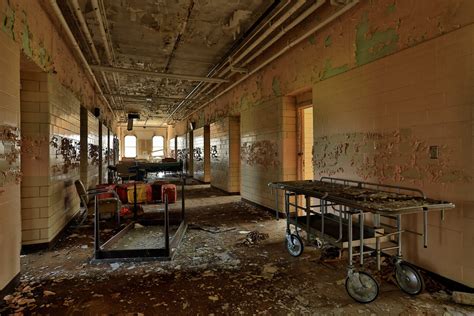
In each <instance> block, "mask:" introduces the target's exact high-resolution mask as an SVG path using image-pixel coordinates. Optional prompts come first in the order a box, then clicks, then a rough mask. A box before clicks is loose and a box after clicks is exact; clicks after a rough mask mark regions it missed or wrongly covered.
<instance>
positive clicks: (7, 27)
mask: <svg viewBox="0 0 474 316" xmlns="http://www.w3.org/2000/svg"><path fill="white" fill-rule="evenodd" d="M14 27H15V11H14V10H12V9H11V8H10V7H8V6H7V10H6V12H5V17H4V18H3V23H2V30H3V31H4V32H5V33H7V34H8V36H10V37H11V38H12V39H13V40H14V39H15V32H14Z"/></svg>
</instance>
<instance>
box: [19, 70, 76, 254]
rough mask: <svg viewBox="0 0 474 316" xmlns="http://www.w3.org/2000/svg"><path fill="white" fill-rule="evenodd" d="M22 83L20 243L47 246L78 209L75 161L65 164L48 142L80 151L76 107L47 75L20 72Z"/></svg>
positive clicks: (67, 93)
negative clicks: (68, 143)
mask: <svg viewBox="0 0 474 316" xmlns="http://www.w3.org/2000/svg"><path fill="white" fill-rule="evenodd" d="M21 80H22V81H21V82H22V90H21V96H20V99H21V110H22V112H21V122H22V138H23V139H24V140H25V143H23V144H22V149H23V155H22V172H23V181H22V191H21V192H22V195H21V205H22V231H23V236H22V240H23V244H24V245H29V244H37V243H47V242H49V241H51V240H52V239H53V238H54V237H56V235H57V234H58V233H59V232H60V231H61V229H62V228H64V226H65V225H66V224H67V223H68V222H69V220H70V219H71V218H72V216H73V215H74V214H75V213H76V212H77V211H78V210H79V198H78V196H77V193H76V191H75V188H74V181H75V180H76V179H78V178H79V177H80V168H79V162H78V161H73V162H71V163H66V161H65V156H63V154H62V153H61V149H60V148H54V146H52V145H50V141H53V140H54V139H57V142H58V143H61V141H62V140H63V139H68V140H70V141H73V142H74V144H75V147H76V149H77V150H79V138H80V104H79V101H78V100H77V99H76V98H75V96H74V95H73V94H72V93H71V92H70V91H69V90H68V89H66V88H65V87H63V86H62V85H61V84H59V83H58V82H57V81H56V80H55V78H53V77H52V76H50V75H47V74H45V73H31V72H22V73H21ZM30 142H31V145H35V147H36V148H32V149H31V150H29V148H28V147H27V146H28V143H30Z"/></svg>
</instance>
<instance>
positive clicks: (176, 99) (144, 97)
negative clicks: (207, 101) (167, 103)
mask: <svg viewBox="0 0 474 316" xmlns="http://www.w3.org/2000/svg"><path fill="white" fill-rule="evenodd" d="M104 95H105V96H106V97H121V98H132V99H140V100H141V99H144V100H147V99H152V100H153V99H160V100H171V101H183V100H187V101H190V102H197V101H201V100H198V99H185V97H173V96H166V97H165V96H159V95H149V96H148V95H133V94H121V93H106V94H104Z"/></svg>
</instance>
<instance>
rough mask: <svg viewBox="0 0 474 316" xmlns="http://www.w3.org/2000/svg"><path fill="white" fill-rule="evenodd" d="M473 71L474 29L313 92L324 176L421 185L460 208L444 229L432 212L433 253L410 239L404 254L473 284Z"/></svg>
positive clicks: (410, 221) (415, 222)
mask: <svg viewBox="0 0 474 316" xmlns="http://www.w3.org/2000/svg"><path fill="white" fill-rule="evenodd" d="M454 48H455V49H454ZM473 74H474V25H471V26H468V27H465V28H462V29H460V30H457V31H454V32H451V33H449V34H446V35H444V36H442V37H439V38H437V39H434V40H432V41H429V42H426V43H423V44H420V45H418V46H416V47H413V48H410V49H407V50H405V51H403V52H401V53H399V54H396V55H393V56H390V57H388V58H385V59H382V60H379V61H377V62H374V63H372V64H370V65H367V66H365V67H362V68H359V69H357V70H354V71H351V72H347V73H345V74H342V75H340V76H337V77H334V78H332V79H329V80H326V81H323V82H321V83H319V84H316V85H315V86H314V87H313V93H314V104H315V113H314V119H315V123H314V128H315V140H314V141H315V152H316V157H315V158H316V161H317V165H316V176H317V177H319V176H321V175H334V176H336V177H341V176H344V177H347V178H355V179H366V180H369V181H377V182H382V183H388V184H400V185H405V186H414V187H418V188H421V189H423V191H424V192H425V194H427V195H428V196H429V197H433V198H438V199H444V200H448V201H452V202H454V203H455V204H456V209H455V210H451V211H447V212H446V219H445V221H444V222H442V221H440V214H439V213H437V212H433V213H432V214H430V216H429V219H430V221H431V222H430V225H429V233H428V235H429V247H428V248H427V249H424V248H423V245H422V240H421V239H420V238H414V237H412V236H410V235H407V241H406V243H405V254H406V255H407V258H408V259H409V260H410V261H413V262H415V263H416V264H418V265H421V266H422V267H424V268H427V269H428V270H431V271H434V272H436V273H439V274H441V275H444V276H446V277H448V278H450V279H453V280H456V281H459V282H462V283H465V284H468V285H470V286H473V285H474V233H473V228H474V195H473V192H474V185H473V179H472V177H473V165H474V164H473V163H474V161H473V153H474V151H473V150H474V147H473V144H474V133H473V129H472V127H473V126H474V120H473V116H472V115H473V113H474V112H473V109H474V84H473V83H474V81H473V80H472V79H473V78H474V77H473ZM345 144H347V145H345ZM430 146H438V147H439V158H438V159H430V157H429V147H430ZM341 148H343V149H341ZM421 223H422V221H421V217H419V216H410V217H406V219H405V225H404V227H406V228H409V229H416V230H421V228H422V226H421Z"/></svg>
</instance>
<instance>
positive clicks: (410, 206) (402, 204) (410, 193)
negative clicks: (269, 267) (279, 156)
mask: <svg viewBox="0 0 474 316" xmlns="http://www.w3.org/2000/svg"><path fill="white" fill-rule="evenodd" d="M268 186H269V187H270V188H272V190H273V189H276V190H275V198H276V212H277V216H278V190H283V191H284V200H285V213H286V218H287V223H286V246H287V249H288V251H289V253H290V254H291V255H292V256H295V257H296V256H299V255H300V254H301V253H302V252H303V241H302V238H301V236H300V234H299V230H306V233H307V237H308V240H309V239H310V237H311V236H315V237H318V238H320V239H321V240H322V241H324V242H325V243H328V244H330V245H333V246H336V247H338V248H339V249H345V248H347V249H348V257H349V263H348V274H347V278H346V282H345V286H346V291H347V293H348V294H349V295H350V296H351V297H352V298H353V299H355V300H356V301H358V302H360V303H369V302H371V301H373V300H375V299H376V298H377V296H378V292H379V287H378V283H377V281H376V280H375V279H374V277H373V276H372V275H370V274H369V273H367V272H364V271H359V270H357V269H356V268H355V265H354V263H355V260H354V257H357V256H358V257H359V263H360V266H361V268H362V267H363V266H364V255H373V254H375V256H376V260H377V269H378V270H380V264H381V254H382V252H387V251H393V250H395V251H396V255H394V256H392V258H393V260H394V264H395V278H396V281H397V283H398V285H399V286H400V288H401V290H402V291H404V292H406V293H408V294H411V295H416V294H419V293H421V291H422V290H423V279H422V277H421V275H420V273H419V272H418V271H417V269H416V268H415V267H413V266H411V265H410V264H408V263H407V262H404V261H403V257H402V234H403V233H404V232H408V233H413V234H416V235H418V236H422V237H423V242H424V247H425V248H426V247H427V245H428V212H429V211H434V210H438V211H441V212H442V218H444V210H446V209H452V208H454V207H455V205H454V204H453V203H450V202H446V201H438V200H433V199H428V198H426V196H425V195H424V193H423V192H422V191H421V190H419V189H415V188H409V187H402V186H393V185H384V184H378V183H370V182H363V181H356V180H349V179H340V178H331V177H322V178H321V179H320V180H319V181H318V180H306V181H284V182H272V183H269V184H268ZM300 196H303V197H304V200H305V206H301V205H299V201H298V200H299V197H300ZM291 197H294V202H293V203H292V202H290V198H291ZM311 198H316V199H319V200H320V203H319V204H315V205H312V204H311V203H312V202H311ZM290 208H293V209H294V210H296V212H294V216H293V217H294V218H293V217H292V213H291V212H290ZM329 208H331V209H332V212H328V211H329ZM299 213H305V214H304V215H302V216H299ZM368 213H371V214H373V218H372V221H373V223H372V224H371V225H367V222H368V221H367V216H366V215H367V214H368ZM414 213H422V214H423V233H419V232H414V231H410V230H407V229H403V228H402V216H403V215H405V214H414ZM354 215H358V221H357V222H356V221H354V220H353V216H354ZM381 219H386V221H390V223H384V222H382V221H381ZM393 221H395V225H393V224H392V222H393ZM292 225H293V226H294V233H293V232H292V230H291V226H292ZM385 228H387V229H388V230H389V231H388V232H385ZM382 243H390V244H391V245H390V246H388V247H383V246H382ZM393 244H395V246H393ZM317 245H318V246H322V242H320V241H319V240H318V243H317ZM354 247H358V248H359V250H358V252H354Z"/></svg>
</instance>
